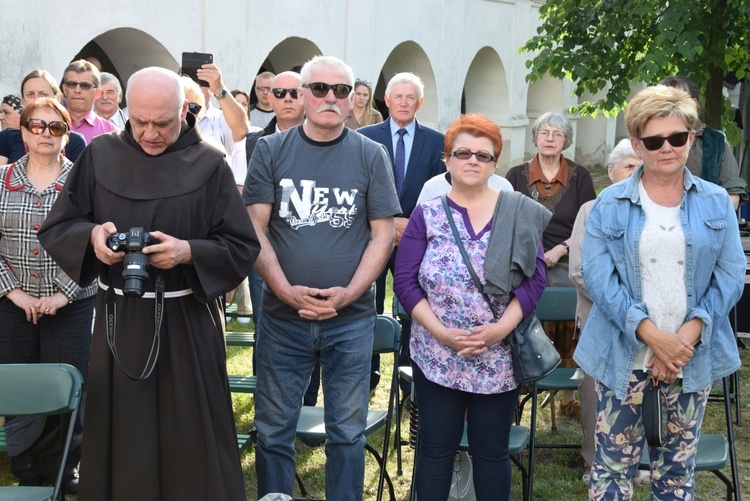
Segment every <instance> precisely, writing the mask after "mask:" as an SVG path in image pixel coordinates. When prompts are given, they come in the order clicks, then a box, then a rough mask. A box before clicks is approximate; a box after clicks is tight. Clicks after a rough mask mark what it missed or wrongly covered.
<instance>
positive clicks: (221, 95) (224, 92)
mask: <svg viewBox="0 0 750 501" xmlns="http://www.w3.org/2000/svg"><path fill="white" fill-rule="evenodd" d="M228 95H229V92H227V89H226V87H224V88H223V89H221V90H220V91H219V93H218V94H216V99H217V100H219V101H221V100H222V99H224V98H225V97H227V96H228Z"/></svg>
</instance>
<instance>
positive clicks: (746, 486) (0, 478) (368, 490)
mask: <svg viewBox="0 0 750 501" xmlns="http://www.w3.org/2000/svg"><path fill="white" fill-rule="evenodd" d="M251 328H252V326H247V325H242V324H239V323H238V322H236V321H234V320H233V321H231V322H230V324H229V327H228V329H229V330H247V329H251ZM251 355H252V349H250V348H240V347H230V348H229V350H228V353H227V367H228V370H229V372H230V373H233V374H249V373H250V372H251ZM741 356H742V360H743V368H742V369H741V380H742V390H743V391H742V393H743V396H744V399H743V405H742V417H743V424H744V426H742V427H738V426H735V444H736V447H737V459H738V465H739V471H740V483H741V492H742V493H743V494H746V495H747V494H748V493H750V471H749V470H748V465H750V404H748V402H750V397H749V396H748V393H747V392H748V386H747V381H748V378H749V377H750V368H748V364H750V350H742V351H741ZM386 360H387V358H386V357H384V359H383V363H382V369H383V378H382V379H381V385H380V386H379V387H378V391H377V393H376V395H375V397H374V399H373V402H372V406H373V408H375V407H377V408H382V409H386V408H387V397H388V395H387V391H386V386H387V383H386V382H387V381H389V378H390V374H391V372H390V366H389V364H387V363H386ZM388 361H389V359H388ZM232 400H233V404H234V410H235V418H236V422H237V430H238V431H239V432H247V431H248V430H249V429H250V428H251V427H252V422H253V398H252V396H251V395H239V394H235V395H233V396H232ZM319 401H320V402H322V400H319ZM528 414H529V413H528V412H526V413H525V415H526V416H527V417H528ZM724 428H725V427H724V414H723V405H722V404H720V403H709V404H708V410H707V412H706V418H705V420H704V424H703V432H704V433H724ZM402 434H403V437H404V438H405V439H406V438H408V416H405V417H404V421H403V425H402ZM382 440H383V434H382V432H379V433H376V434H375V435H374V436H373V437H371V439H370V441H371V443H372V444H373V445H374V446H375V448H376V449H379V448H380V447H381V446H382ZM537 440H539V441H540V442H561V443H562V442H580V440H581V431H580V424H579V422H578V421H573V420H571V419H569V418H566V417H558V430H557V432H555V433H552V432H550V431H549V410H548V409H546V408H545V409H542V410H541V412H540V413H539V423H538V432H537ZM391 442H392V441H391ZM295 448H296V450H297V464H298V472H299V474H300V475H301V476H302V478H303V480H304V482H305V485H306V487H307V489H308V491H309V493H310V495H311V496H312V497H319V498H322V497H323V496H324V493H325V478H324V476H325V468H324V466H325V454H324V451H323V448H308V447H306V446H305V445H303V444H302V443H300V442H298V443H296V444H295ZM402 451H403V454H404V456H403V457H404V475H403V476H402V477H397V476H396V454H395V451H394V450H391V452H390V455H389V458H388V472H389V473H390V474H391V476H392V479H393V482H394V485H395V490H396V497H397V499H398V500H405V499H408V493H409V487H410V483H411V472H412V466H413V451H412V449H411V448H410V447H409V446H404V447H403V448H402ZM242 468H243V473H244V476H245V486H246V489H247V498H248V499H252V500H254V499H256V481H255V454H254V452H253V451H252V449H249V450H248V451H246V452H245V453H244V454H243V457H242ZM582 473H583V462H582V460H581V457H580V454H579V452H578V451H576V450H551V449H546V450H539V451H538V452H537V460H536V467H535V472H534V499H536V500H552V501H557V500H563V499H586V488H585V487H584V486H583V484H582V483H581V480H580V478H581V475H582ZM724 473H725V474H726V475H727V476H730V477H731V472H730V471H729V468H727V469H726V470H725V472H724ZM520 477H521V475H520V473H519V471H518V469H517V468H516V467H515V466H514V467H513V487H512V489H513V490H512V494H511V499H521V486H520ZM377 479H378V471H377V465H376V463H375V461H374V460H373V459H372V458H371V457H370V456H369V454H367V455H366V472H365V492H364V499H366V500H372V499H375V491H376V488H377ZM13 483H14V479H13V477H12V476H11V475H10V473H9V472H8V458H7V456H5V455H0V485H12V484H13ZM296 494H297V495H299V493H296ZM724 496H725V488H724V484H723V483H721V482H720V481H719V480H718V479H717V478H716V477H715V476H714V475H713V474H712V473H707V472H699V473H698V474H697V492H696V499H697V500H706V501H709V500H710V501H713V500H717V499H724ZM648 498H649V496H648V488H645V487H639V488H638V489H637V490H636V496H635V498H634V499H635V500H636V501H646V500H648ZM75 499H76V498H75V496H67V497H66V501H74V500H75ZM386 499H387V491H386Z"/></svg>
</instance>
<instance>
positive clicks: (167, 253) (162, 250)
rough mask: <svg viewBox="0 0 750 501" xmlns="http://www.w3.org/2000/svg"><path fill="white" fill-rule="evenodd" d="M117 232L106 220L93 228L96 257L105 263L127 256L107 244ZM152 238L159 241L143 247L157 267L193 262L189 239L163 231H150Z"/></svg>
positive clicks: (113, 262) (120, 259) (151, 262)
mask: <svg viewBox="0 0 750 501" xmlns="http://www.w3.org/2000/svg"><path fill="white" fill-rule="evenodd" d="M115 233H117V228H116V227H115V225H114V223H112V222H106V223H104V224H100V225H97V226H95V227H94V229H93V230H91V240H90V241H91V245H92V246H93V248H94V253H95V254H96V257H97V258H98V259H99V261H101V262H102V263H104V264H108V265H113V264H116V263H119V262H121V261H122V260H123V259H124V258H125V253H124V252H114V251H112V249H110V248H109V247H108V246H107V238H109V236H110V235H113V234H115ZM149 234H150V235H151V238H152V239H153V240H155V241H156V242H157V243H155V244H151V245H148V246H146V247H144V248H143V254H146V255H148V256H149V264H150V265H151V266H153V267H155V268H160V269H162V270H169V269H172V268H174V267H175V266H177V265H178V264H191V263H192V262H193V258H192V253H191V251H190V244H189V243H188V242H187V240H180V239H178V238H175V237H172V236H170V235H167V234H166V233H162V232H161V231H151V232H149Z"/></svg>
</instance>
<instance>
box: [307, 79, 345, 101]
mask: <svg viewBox="0 0 750 501" xmlns="http://www.w3.org/2000/svg"><path fill="white" fill-rule="evenodd" d="M302 87H306V88H308V89H310V92H312V95H313V96H315V97H326V96H327V95H328V91H329V90H332V91H333V95H334V96H336V99H344V98H346V97H349V94H351V93H352V86H351V85H349V84H342V83H341V84H333V85H329V84H327V83H323V82H313V83H309V84H304V85H303V86H302Z"/></svg>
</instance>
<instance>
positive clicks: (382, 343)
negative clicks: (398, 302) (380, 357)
mask: <svg viewBox="0 0 750 501" xmlns="http://www.w3.org/2000/svg"><path fill="white" fill-rule="evenodd" d="M400 346H401V325H400V324H399V323H398V322H397V321H396V319H395V318H393V317H389V316H386V315H378V319H377V321H376V323H375V338H374V340H373V343H372V352H373V353H391V352H395V353H398V351H399V349H400Z"/></svg>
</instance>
